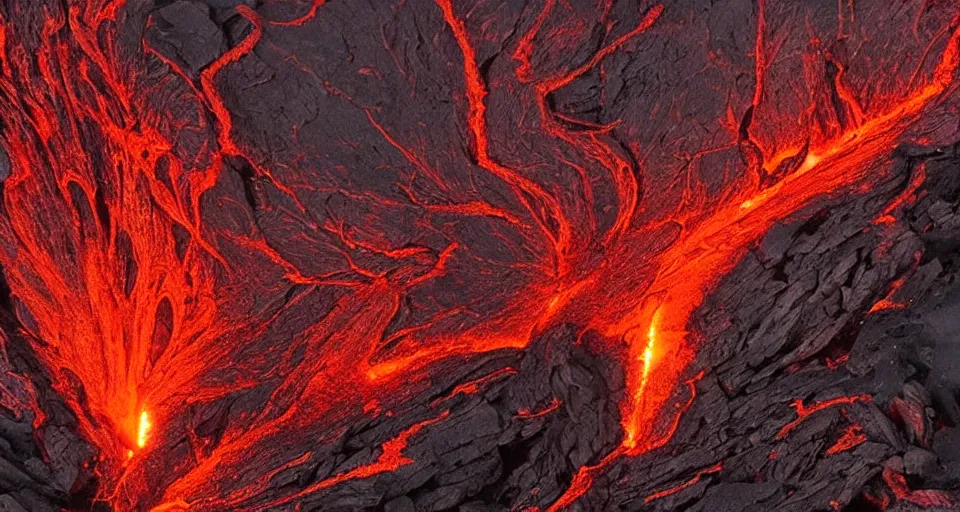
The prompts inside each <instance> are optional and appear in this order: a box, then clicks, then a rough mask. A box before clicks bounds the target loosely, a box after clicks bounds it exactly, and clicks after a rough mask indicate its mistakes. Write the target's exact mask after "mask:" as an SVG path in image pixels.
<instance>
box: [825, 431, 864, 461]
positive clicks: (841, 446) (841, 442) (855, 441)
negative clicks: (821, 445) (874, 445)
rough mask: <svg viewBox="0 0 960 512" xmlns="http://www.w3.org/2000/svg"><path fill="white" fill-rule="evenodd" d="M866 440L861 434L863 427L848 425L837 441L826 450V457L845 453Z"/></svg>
mask: <svg viewBox="0 0 960 512" xmlns="http://www.w3.org/2000/svg"><path fill="white" fill-rule="evenodd" d="M866 440H867V435H866V434H864V433H863V427H861V426H860V425H856V424H854V425H850V426H849V427H848V428H847V430H845V431H844V432H843V436H841V437H840V439H837V442H836V443H834V444H833V445H831V446H830V448H827V455H834V454H837V453H840V452H844V451H847V450H849V449H851V448H853V447H855V446H858V445H860V444H863V443H864V442H865V441H866Z"/></svg>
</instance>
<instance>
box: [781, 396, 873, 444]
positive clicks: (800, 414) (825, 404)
mask: <svg viewBox="0 0 960 512" xmlns="http://www.w3.org/2000/svg"><path fill="white" fill-rule="evenodd" d="M870 400H871V398H870V395H856V396H840V397H837V398H831V399H829V400H824V401H822V402H817V403H814V404H812V405H803V400H796V401H795V402H793V403H792V404H790V406H791V407H793V408H794V410H796V411H797V419H795V420H793V421H791V422H790V423H787V424H786V425H784V426H783V428H781V429H780V431H779V432H777V439H783V438H784V437H786V436H787V434H789V433H790V432H791V431H793V429H795V428H797V426H798V425H800V424H801V423H803V421H804V420H806V419H807V418H808V417H809V416H810V415H811V414H814V413H817V412H819V411H822V410H824V409H828V408H830V407H834V406H837V405H844V404H852V403H856V402H869V401H870Z"/></svg>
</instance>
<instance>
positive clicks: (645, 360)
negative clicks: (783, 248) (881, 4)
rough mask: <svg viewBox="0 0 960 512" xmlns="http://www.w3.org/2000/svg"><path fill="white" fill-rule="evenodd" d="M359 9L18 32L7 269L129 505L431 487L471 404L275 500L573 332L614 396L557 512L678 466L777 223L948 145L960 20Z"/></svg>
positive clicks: (263, 11)
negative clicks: (422, 440)
mask: <svg viewBox="0 0 960 512" xmlns="http://www.w3.org/2000/svg"><path fill="white" fill-rule="evenodd" d="M377 3H378V2H373V4H377ZM183 4H187V7H185V6H184V5H183ZM352 4H359V3H356V2H332V1H331V2H329V3H324V2H323V1H321V0H315V1H313V2H312V3H311V2H302V1H301V2H280V1H266V2H263V5H262V6H261V7H258V8H257V9H256V10H255V9H253V8H251V7H249V6H248V5H247V4H244V3H238V5H236V6H235V7H231V8H226V9H220V10H218V11H217V14H216V19H218V20H219V21H221V22H223V23H222V25H221V26H222V31H221V27H219V26H218V25H216V24H214V23H213V22H212V21H210V20H209V19H207V18H206V13H207V10H206V7H201V6H200V4H195V3H189V2H179V3H174V4H173V5H172V6H171V5H170V2H160V3H159V4H158V5H151V2H149V1H146V0H138V1H134V0H91V1H89V2H87V1H79V0H77V1H74V0H69V1H66V2H61V1H54V0H44V1H40V0H29V1H27V0H10V1H7V2H5V4H4V5H5V8H4V9H2V11H0V12H2V20H0V47H2V49H3V51H2V61H0V113H2V127H3V137H2V142H3V147H4V149H5V150H6V153H7V154H8V155H9V158H10V161H11V167H12V172H11V173H10V175H9V177H8V178H6V181H5V182H4V183H3V209H2V216H0V217H2V221H0V240H2V249H3V250H2V251H0V262H2V265H3V269H4V273H5V276H6V279H7V281H8V282H9V286H10V289H11V291H12V295H13V297H14V299H15V304H16V308H17V315H18V318H19V322H20V324H21V326H22V329H23V331H24V333H25V335H26V336H28V337H29V338H30V339H31V340H33V348H34V349H35V351H36V353H37V354H38V355H39V357H40V358H41V360H42V361H43V362H44V363H45V365H46V366H47V368H48V370H49V372H50V374H51V376H52V379H53V383H54V385H55V387H56V389H57V391H58V392H59V393H61V394H62V395H63V396H64V397H65V399H66V400H67V401H68V403H69V404H70V406H71V407H72V408H73V410H74V412H75V413H76V414H77V416H78V418H79V422H80V428H81V430H82V433H83V434H84V435H85V436H87V437H88V438H89V439H90V440H91V441H92V442H93V443H94V444H95V445H96V446H97V447H98V448H99V450H100V451H101V457H100V463H99V466H98V468H99V469H98V470H99V471H100V473H101V474H102V491H101V493H102V496H101V497H102V498H103V499H104V500H108V501H109V502H110V503H111V504H112V505H113V506H114V507H115V508H116V509H117V510H129V509H144V508H151V507H153V508H155V509H157V510H176V509H190V510H216V509H245V508H260V507H266V506H270V505H275V506H281V505H286V504H292V503H295V502H297V501H298V500H300V499H301V498H303V497H304V496H307V495H310V494H312V493H316V492H318V491H320V490H322V489H326V488H330V487H333V486H336V485H339V484H341V483H342V482H345V481H348V480H354V479H360V478H366V477H371V476H374V475H377V474H379V473H384V472H389V471H393V470H395V469H397V468H399V467H401V466H404V465H407V464H410V463H411V462H412V460H411V459H410V458H408V457H407V456H406V455H404V447H405V446H406V444H407V441H408V439H410V438H411V437H412V436H416V435H418V434H420V433H421V432H423V431H425V430H427V429H430V428H431V426H432V425H435V424H438V423H441V422H443V421H444V420H445V419H446V418H447V417H449V415H450V414H451V411H450V410H445V409H444V408H443V407H442V406H441V405H440V404H438V406H437V408H436V410H435V414H434V415H433V417H431V418H429V419H427V420H424V421H421V422H418V423H415V424H412V425H409V426H408V427H407V428H406V429H405V430H403V431H401V432H397V433H395V435H394V437H393V438H392V440H390V441H387V442H386V443H384V444H383V445H382V447H381V448H380V450H379V452H378V453H377V454H374V455H373V456H372V457H371V461H370V462H368V463H365V464H362V465H359V466H357V467H356V468H355V469H353V470H350V471H346V472H342V473H339V474H335V475H334V476H332V477H330V478H327V479H324V480H320V481H318V482H314V483H312V484H309V485H308V486H307V487H306V488H304V489H301V490H297V491H289V490H287V491H284V492H287V494H285V495H281V496H276V495H269V496H267V495H264V492H265V489H267V484H268V482H269V480H270V478H271V477H272V476H273V475H276V474H278V473H279V472H280V471H283V470H284V469H286V468H291V467H295V466H297V465H299V464H302V463H304V462H306V461H308V460H309V459H310V458H311V456H312V453H313V451H314V450H315V447H316V446H320V445H323V444H324V443H328V442H332V440H333V439H334V438H336V436H337V435H338V433H339V432H342V431H343V430H344V429H345V428H347V427H348V426H349V425H350V424H351V422H354V421H356V420H357V418H360V417H373V416H376V415H381V414H392V412H393V411H395V410H402V409H403V408H404V407H405V406H406V404H408V403H409V402H410V401H413V400H416V399H417V396H418V393H421V392H423V391H424V390H425V389H427V388H428V387H429V386H430V382H431V380H432V379H433V378H434V376H435V375H434V372H437V371H441V370H440V368H442V367H443V366H442V365H443V364H446V363H449V362H450V361H469V360H470V359H471V358H472V357H475V356H476V355H478V354H482V353H489V352H492V351H523V350H525V349H527V348H528V347H529V346H531V345H530V344H531V341H532V340H533V339H534V338H535V337H536V336H537V334H538V333H541V332H543V331H544V330H546V329H547V328H548V327H550V326H554V325H558V324H561V323H566V324H570V325H574V326H576V327H577V328H578V329H579V330H580V331H581V332H587V331H592V332H594V333H596V334H597V335H599V336H600V337H601V338H602V339H603V340H604V343H606V346H607V348H608V351H609V354H610V357H611V358H617V359H618V360H619V361H620V363H621V365H622V367H623V371H624V373H625V376H626V392H625V393H624V395H623V396H622V398H621V401H620V414H621V418H622V419H621V424H622V430H623V435H622V443H621V446H620V447H619V448H618V449H616V450H614V451H613V452H612V453H610V454H609V455H607V457H606V458H605V459H604V460H603V461H602V462H601V463H600V464H599V465H597V466H592V467H585V468H583V469H582V470H581V471H580V473H578V474H577V475H576V476H575V477H574V479H573V482H571V485H570V489H569V491H568V492H567V494H566V495H564V496H563V497H561V498H560V500H559V501H557V502H555V503H553V504H552V505H553V507H554V508H560V507H562V506H563V505H565V504H568V503H571V502H572V501H573V500H575V499H576V498H577V497H578V496H579V495H581V494H582V493H583V492H585V491H586V490H587V489H588V488H589V486H590V482H591V481H592V478H593V476H594V475H595V474H596V473H597V472H601V471H603V468H604V465H605V464H606V463H607V462H608V461H611V460H615V459H617V458H620V457H629V456H635V455H637V454H640V453H644V452H647V451H649V450H651V449H654V448H656V447H658V446H661V445H663V444H664V443H665V442H666V441H667V440H669V438H670V435H671V433H672V428H674V427H675V425H676V422H677V421H678V416H679V414H681V412H682V410H683V407H674V404H676V403H680V405H683V404H684V403H686V404H689V402H690V401H692V400H693V397H692V392H691V391H688V389H689V390H692V382H693V381H694V380H691V379H696V376H697V375H702V374H701V373H699V371H698V369H696V368H690V367H689V366H690V363H691V361H692V360H693V357H694V355H695V354H696V352H697V349H698V346H699V345H700V344H701V343H703V342H709V340H702V339H700V338H699V337H698V335H697V334H696V333H694V332H687V324H688V321H689V319H690V317H691V315H692V314H693V313H694V311H695V310H696V309H697V307H698V306H699V305H700V304H701V303H702V301H703V300H704V298H705V296H706V295H707V294H709V293H710V292H711V290H712V289H713V288H714V287H715V286H716V285H717V284H718V282H719V281H720V280H721V279H722V278H723V276H724V275H725V274H727V273H728V272H729V271H730V270H731V269H732V268H733V267H734V266H735V265H736V264H737V263H738V261H739V260H740V259H741V257H742V256H743V255H744V254H745V252H746V251H748V250H749V249H750V247H751V245H752V244H754V243H755V242H756V241H757V240H758V239H759V238H760V237H761V236H762V235H763V234H764V233H765V232H766V231H767V230H768V229H769V228H770V227H771V226H773V225H774V224H776V223H777V222H780V221H783V220H785V219H787V218H790V217H791V216H792V215H795V214H797V213H798V212H803V211H806V210H805V209H806V208H807V207H809V206H810V205H812V204H814V203H815V202H816V201H817V200H819V199H822V198H825V197H831V196H832V197H837V196H840V195H844V194H853V193H857V192H858V191H863V190H866V189H869V188H870V187H871V185H872V184H873V183H875V182H876V181H877V180H880V179H883V178H884V177H886V176H888V174H889V172H890V168H891V162H892V158H893V154H894V150H895V149H896V148H897V147H899V146H900V145H902V144H905V143H911V144H922V145H927V146H931V147H936V146H937V145H939V144H945V143H948V142H954V141H953V140H952V138H953V137H955V131H956V126H955V122H953V123H952V124H951V123H950V122H949V119H951V116H956V107H957V100H958V97H957V96H958V95H957V93H956V79H957V67H958V62H960V49H958V44H960V17H958V16H960V8H958V7H956V6H954V5H951V3H950V2H939V3H938V2H928V1H920V0H917V1H907V2H901V4H902V5H901V6H900V7H898V9H899V10H898V11H897V12H896V13H893V14H891V12H889V11H890V9H877V8H876V6H875V5H874V6H873V8H871V6H861V5H860V3H859V2H854V1H850V2H844V1H841V2H838V3H836V4H835V5H827V4H830V3H829V2H807V3H799V2H774V1H772V0H757V1H756V2H752V3H751V2H747V1H729V2H711V5H712V6H713V7H712V8H711V7H710V6H707V5H699V3H698V2H675V3H673V4H671V3H663V4H659V3H649V2H642V1H641V2H635V1H632V2H631V1H627V2H613V1H612V0H610V1H606V2H602V1H601V2H592V3H591V2H584V3H583V4H585V5H580V4H579V3H575V2H557V1H555V0H546V1H544V2H540V3H537V2H534V3H531V4H529V5H525V4H520V3H519V2H507V3H505V4H495V3H493V2H459V1H454V0H436V1H435V2H430V1H427V0H410V1H405V2H403V1H401V2H382V5H379V6H371V5H352ZM807 4H809V5H807ZM188 7H189V9H188ZM176 9H182V10H183V11H182V12H185V13H187V14H182V13H181V14H180V15H178V12H180V11H176ZM190 13H193V15H196V14H197V13H199V14H201V15H203V16H200V17H199V18H196V16H195V17H194V19H192V20H188V21H184V16H187V15H189V14H190ZM187 17H189V16H187ZM744 20H749V24H747V25H745V24H744ZM178 23H180V24H183V23H194V24H195V27H194V28H197V30H195V31H194V32H193V36H191V38H190V39H183V40H176V33H177V30H178ZM746 26H749V27H751V28H749V29H746V30H745V28H744V27H746ZM171 34H174V35H173V36H171ZM171 37H172V39H171ZM170 41H177V44H178V45H179V46H178V45H177V44H169V43H170ZM953 118H955V117H953ZM502 372H503V375H508V374H510V373H512V372H514V370H512V369H504V370H502ZM498 378H499V377H498ZM471 385H474V386H476V384H471ZM461 391H463V392H465V393H469V392H470V387H469V385H467V384H464V388H463V389H462V390H461ZM227 398H230V400H231V401H232V402H234V403H241V404H244V406H243V407H231V408H226V407H219V408H218V404H221V403H224V400H226V399H227ZM561 408H562V404H554V405H553V406H551V407H549V408H547V409H545V410H544V411H543V414H553V413H555V411H558V410H561ZM199 411H202V412H199ZM211 411H212V412H211ZM525 413H526V414H533V413H530V412H529V411H526V412H525ZM538 414H539V413H538ZM213 424H216V425H217V426H218V427H217V428H216V429H213V428H212V427H211V425H213ZM214 430H215V431H216V432H217V434H216V435H215V436H214V435H211V434H210V432H212V431H214ZM709 471H715V469H711V470H709ZM284 489H286V488H284ZM541 505H543V506H550V505H551V504H550V503H543V504H541Z"/></svg>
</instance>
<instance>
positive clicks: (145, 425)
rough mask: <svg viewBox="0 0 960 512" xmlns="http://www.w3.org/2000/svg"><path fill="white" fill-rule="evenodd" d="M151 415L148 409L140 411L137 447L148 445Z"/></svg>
mask: <svg viewBox="0 0 960 512" xmlns="http://www.w3.org/2000/svg"><path fill="white" fill-rule="evenodd" d="M151 427H153V425H151V424H150V417H149V416H148V415H147V411H140V424H139V425H138V427H137V447H139V448H143V447H144V446H146V445H147V438H148V437H149V436H150V429H151Z"/></svg>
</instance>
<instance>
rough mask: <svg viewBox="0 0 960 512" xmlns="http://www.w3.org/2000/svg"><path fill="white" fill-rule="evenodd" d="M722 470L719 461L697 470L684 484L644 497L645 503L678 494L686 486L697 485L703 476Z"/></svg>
mask: <svg viewBox="0 0 960 512" xmlns="http://www.w3.org/2000/svg"><path fill="white" fill-rule="evenodd" d="M721 471H723V463H722V462H718V463H716V464H714V465H713V466H710V467H709V468H706V469H701V470H700V471H697V473H696V474H695V475H693V478H691V479H690V480H687V481H686V482H684V483H682V484H680V485H677V486H675V487H671V488H669V489H664V490H662V491H657V492H655V493H653V494H651V495H649V496H646V497H644V498H643V502H644V503H650V502H651V501H654V500H658V499H661V498H665V497H667V496H670V495H671V494H676V493H678V492H680V491H682V490H684V489H686V488H688V487H691V486H693V485H696V484H697V482H699V481H700V479H701V478H703V477H704V476H706V475H710V474H713V473H719V472H721Z"/></svg>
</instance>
